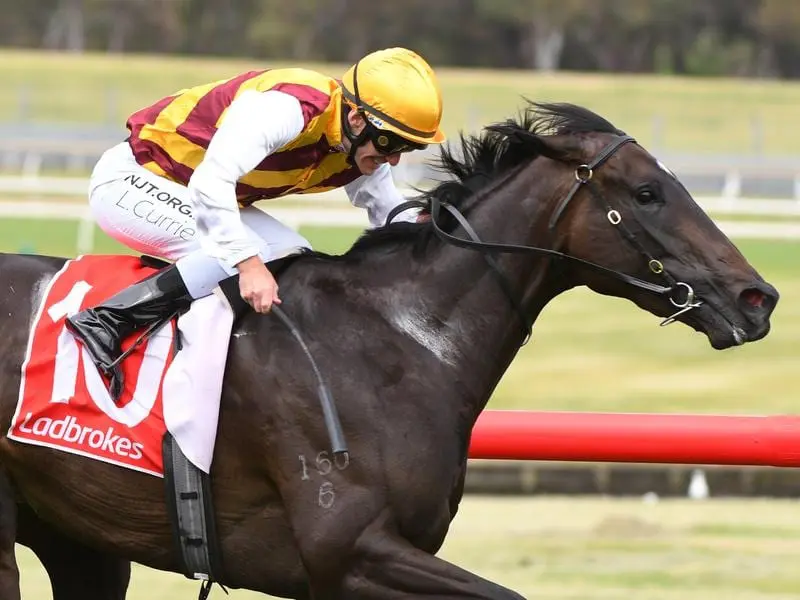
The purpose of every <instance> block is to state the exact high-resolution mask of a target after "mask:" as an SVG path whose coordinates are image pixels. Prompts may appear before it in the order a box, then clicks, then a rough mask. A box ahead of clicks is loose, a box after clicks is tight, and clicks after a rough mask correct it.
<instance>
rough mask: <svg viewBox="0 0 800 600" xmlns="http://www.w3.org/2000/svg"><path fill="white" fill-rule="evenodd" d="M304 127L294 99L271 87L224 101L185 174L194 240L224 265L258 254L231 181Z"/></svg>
mask: <svg viewBox="0 0 800 600" xmlns="http://www.w3.org/2000/svg"><path fill="white" fill-rule="evenodd" d="M303 127H304V119H303V112H302V108H301V107H300V102H299V101H298V100H297V98H295V97H294V96H290V95H288V94H284V93H282V92H277V91H267V92H257V91H255V90H247V91H244V92H242V93H241V94H240V95H239V96H238V97H237V98H236V99H235V100H234V101H233V102H232V103H231V105H230V106H229V107H228V110H227V111H226V113H225V116H224V118H223V119H222V123H221V124H220V126H219V128H218V129H217V132H216V133H215V134H214V137H213V138H211V143H210V144H209V146H208V150H207V151H206V154H205V157H204V158H203V160H202V162H201V163H200V164H199V165H198V166H197V168H196V169H195V171H194V173H193V174H192V177H191V178H190V180H189V185H188V189H189V193H190V195H191V199H192V202H193V203H194V207H195V216H196V220H197V229H198V232H199V233H200V244H201V245H202V247H203V248H204V249H205V251H206V252H208V254H210V255H211V256H214V257H215V258H218V259H220V260H221V261H222V262H223V263H225V264H226V265H228V266H229V267H231V268H232V267H234V266H235V265H237V264H238V263H240V262H241V261H243V260H245V259H247V258H250V257H253V256H257V255H258V248H257V247H256V246H255V244H254V243H252V242H251V241H250V240H249V239H248V237H247V235H246V233H245V229H244V226H243V225H242V220H241V217H240V215H239V204H238V201H237V199H236V182H237V181H239V179H240V178H242V177H243V176H244V175H246V174H247V173H249V172H250V171H252V170H253V169H255V168H256V167H257V166H258V165H259V163H261V161H263V160H264V158H266V157H267V156H269V155H270V154H272V153H273V152H274V151H276V150H277V149H279V148H281V147H282V146H284V145H286V144H287V143H288V142H290V141H292V140H293V139H295V138H296V137H297V136H298V135H299V134H300V133H301V132H302V131H303Z"/></svg>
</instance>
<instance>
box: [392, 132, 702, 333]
mask: <svg viewBox="0 0 800 600" xmlns="http://www.w3.org/2000/svg"><path fill="white" fill-rule="evenodd" d="M628 142H633V143H636V140H635V139H633V138H632V137H630V136H627V135H626V136H620V137H618V138H617V139H615V140H614V141H612V142H611V143H609V144H608V145H607V146H605V147H604V148H603V149H602V150H601V151H600V152H599V153H598V155H597V156H596V157H595V158H594V159H593V160H592V161H591V162H590V163H588V164H582V165H579V166H578V167H577V168H576V169H575V183H574V184H573V185H572V188H570V190H569V193H568V194H567V195H566V196H565V197H564V199H563V200H562V201H561V202H560V203H559V204H558V206H557V207H556V210H555V211H554V212H553V214H552V216H551V217H550V221H549V229H550V230H552V229H553V228H554V227H555V226H556V224H557V223H558V221H559V219H560V218H561V215H562V214H563V213H564V210H565V209H566V208H567V206H568V205H569V203H570V202H571V201H572V199H573V198H574V197H575V195H576V194H577V193H578V191H579V190H580V189H581V188H583V187H585V188H587V189H588V190H589V193H590V194H591V195H592V197H593V198H594V199H595V200H596V201H597V202H598V203H600V205H601V206H603V209H604V210H605V211H606V217H607V218H608V221H609V223H611V224H612V225H613V226H615V227H617V228H618V229H619V231H620V233H622V235H623V237H624V238H625V239H626V240H628V242H630V243H631V244H632V245H633V246H634V247H635V248H636V249H637V250H638V251H639V252H640V253H641V254H642V255H643V256H644V257H645V258H646V259H647V265H648V268H649V269H650V271H651V272H652V273H654V274H656V275H659V276H660V277H662V278H663V279H664V280H665V281H666V282H667V284H668V285H666V286H663V285H658V284H656V283H652V282H650V281H645V280H644V279H639V278H638V277H633V276H632V275H628V274H626V273H622V272H621V271H616V270H614V269H609V268H608V267H604V266H602V265H598V264H597V263H593V262H591V261H588V260H584V259H582V258H578V257H577V256H571V255H569V254H564V253H563V252H559V251H557V250H551V249H548V248H539V247H537V246H524V245H517V244H502V243H495V242H483V241H481V239H480V238H479V237H478V235H477V233H476V232H475V230H474V229H473V228H472V226H471V225H470V224H469V222H468V221H467V220H466V218H465V217H464V215H463V214H461V212H459V210H458V209H457V208H455V207H454V206H452V205H451V204H449V203H447V202H442V201H441V200H439V199H438V198H436V197H435V196H434V197H431V199H430V204H429V205H428V204H426V203H424V202H422V201H419V200H410V201H408V202H405V203H403V204H400V205H399V206H397V207H396V208H395V209H394V210H392V212H391V213H389V216H388V217H387V219H386V222H387V223H390V222H391V221H392V219H393V218H394V217H395V216H396V215H397V214H399V213H400V212H402V211H404V210H406V209H408V208H412V207H416V206H422V207H429V210H430V215H431V223H432V225H433V229H434V231H435V232H436V235H437V236H438V237H439V238H441V239H442V240H444V241H445V242H447V243H449V244H452V245H454V246H459V247H461V248H467V249H470V250H478V251H479V252H482V253H483V254H484V257H485V259H486V261H487V263H488V264H489V266H490V267H491V269H492V273H494V274H495V276H496V277H497V280H498V283H499V284H500V287H501V288H502V289H503V291H504V292H505V294H506V296H507V297H508V299H509V301H510V302H511V304H512V306H513V307H514V309H515V310H516V312H517V314H518V316H519V318H520V320H521V321H522V323H523V325H524V328H525V338H524V341H523V342H522V343H523V345H524V344H525V343H527V341H528V340H529V339H530V337H531V331H532V329H533V323H532V321H531V320H530V319H529V318H528V316H527V315H526V314H525V311H524V309H523V306H522V303H521V302H520V300H519V299H518V298H517V295H516V294H515V293H514V292H513V289H512V287H511V284H510V283H509V281H508V278H507V277H506V276H505V275H504V274H503V272H502V270H501V269H500V267H499V265H498V264H497V261H496V260H495V259H494V257H493V256H491V254H492V253H495V252H499V253H503V254H528V253H534V254H543V255H547V256H551V257H553V258H558V259H562V260H569V261H572V262H573V263H577V264H579V265H581V266H583V267H588V268H589V269H592V270H594V271H596V272H598V273H600V274H602V275H606V276H608V277H613V278H615V279H619V280H620V281H622V282H624V283H626V284H628V285H632V286H634V287H637V288H639V289H642V290H645V291H647V292H651V293H654V294H658V295H660V296H667V297H668V298H669V301H670V302H671V303H672V305H673V306H674V307H675V308H676V309H677V311H676V312H675V313H673V314H672V315H670V316H669V317H667V318H665V319H664V320H662V321H661V323H660V325H661V326H662V327H663V326H665V325H669V324H671V323H674V322H675V321H676V320H677V318H678V317H679V316H680V315H682V314H684V313H687V312H689V311H690V310H693V309H695V308H697V307H699V306H701V305H702V304H703V302H702V300H699V299H698V298H697V297H696V296H695V293H694V289H693V288H692V286H690V285H689V284H688V283H685V282H683V281H678V280H677V279H675V278H674V277H673V276H672V275H671V274H670V273H669V271H667V270H666V269H665V268H664V265H663V264H662V263H661V261H659V260H658V259H656V258H655V257H653V255H652V254H651V253H650V252H648V250H647V249H646V248H645V247H644V246H643V245H642V243H641V242H640V241H639V239H637V238H636V236H635V235H634V234H633V233H632V232H631V231H630V229H628V227H627V226H626V225H625V223H624V222H623V220H622V215H621V214H620V212H619V211H618V210H616V209H614V208H612V207H611V205H610V204H609V203H608V201H606V199H605V198H604V197H603V196H602V194H601V193H600V192H599V190H598V189H597V186H596V185H594V184H593V180H592V178H593V176H594V171H595V170H596V169H598V168H599V167H601V166H602V165H603V164H604V163H605V162H606V161H607V160H608V159H609V158H611V157H612V156H613V155H614V153H615V152H616V151H617V150H619V149H620V148H621V147H622V146H624V145H625V144H627V143H628ZM442 208H444V209H445V210H447V211H448V212H449V213H450V214H451V215H452V216H453V217H454V218H455V219H456V221H458V223H459V225H461V227H463V228H464V231H465V232H466V233H467V235H468V236H469V238H470V239H465V238H461V237H457V236H454V235H452V234H450V233H447V232H446V231H444V230H443V229H442V228H441V227H440V226H439V217H440V215H441V209H442ZM680 292H683V293H685V299H684V300H680V298H679V297H677V294H679V293H680Z"/></svg>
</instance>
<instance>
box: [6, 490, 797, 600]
mask: <svg viewBox="0 0 800 600" xmlns="http://www.w3.org/2000/svg"><path fill="white" fill-rule="evenodd" d="M439 556H441V557H442V558H444V559H446V560H449V561H451V562H454V563H456V564H458V565H459V566H462V567H464V568H467V569H469V570H471V571H473V572H475V573H477V574H479V575H481V576H483V577H486V578H488V579H491V580H492V581H495V582H497V583H500V584H502V585H505V586H507V587H510V588H512V589H514V590H515V591H517V592H519V593H521V594H523V595H524V596H525V597H526V598H529V599H532V600H533V599H536V600H586V599H589V598H591V599H592V600H621V599H624V598H630V597H635V598H637V599H641V600H708V599H712V598H713V599H716V598H726V600H790V599H794V598H797V597H798V595H800V571H798V569H797V564H798V560H800V525H798V520H797V503H796V502H795V501H780V500H713V499H712V500H707V501H692V500H683V499H670V500H662V501H660V502H657V503H643V502H641V501H639V500H636V499H625V500H621V499H613V500H612V499H602V498H575V497H569V498H561V497H534V498H487V497H474V496H472V497H467V498H466V499H465V500H464V501H463V503H462V506H461V509H460V512H459V514H458V515H457V517H456V519H455V521H454V523H453V527H452V529H451V531H450V534H449V536H448V538H447V541H446V542H445V545H444V547H443V548H442V550H441V551H440V553H439ZM19 558H20V562H21V569H22V584H23V598H26V599H33V598H35V599H36V600H50V598H51V596H50V594H49V590H48V589H47V582H46V580H45V579H44V572H43V570H42V568H41V567H40V566H39V565H38V563H37V561H36V560H35V558H33V557H32V556H31V554H30V552H29V551H28V550H27V549H21V551H20V553H19ZM196 593H197V584H196V583H194V582H190V581H188V580H186V579H184V578H183V577H182V576H180V575H174V574H168V573H162V572H158V571H153V570H151V569H146V568H143V567H140V566H137V567H135V570H134V575H133V580H132V585H131V592H130V594H129V596H128V597H129V599H130V600H145V599H146V600H167V599H170V600H171V599H172V598H192V597H194V594H196ZM224 597H225V596H224V594H222V592H221V591H220V590H219V589H217V590H215V591H214V592H213V593H212V598H224ZM230 598H231V600H255V599H256V598H265V596H260V595H257V594H254V593H250V592H245V591H232V592H231V596H230Z"/></svg>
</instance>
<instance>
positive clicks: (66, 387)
mask: <svg viewBox="0 0 800 600" xmlns="http://www.w3.org/2000/svg"><path fill="white" fill-rule="evenodd" d="M153 271H154V269H153V268H151V267H147V266H144V265H143V264H142V263H141V261H140V259H139V258H138V257H134V256H81V257H78V258H77V259H75V260H69V261H67V262H66V264H65V265H64V267H63V268H62V269H61V270H60V271H59V272H58V273H57V274H56V275H55V276H54V277H53V279H52V280H51V281H50V283H49V284H48V285H47V288H46V289H45V291H44V295H43V298H42V301H41V304H40V306H39V309H38V311H37V313H36V315H35V316H34V320H33V322H32V326H31V335H30V337H29V340H28V345H27V349H26V352H25V357H24V361H23V364H22V380H21V384H20V391H19V398H18V401H17V408H16V412H15V414H14V419H13V420H12V423H11V427H10V429H9V433H8V437H9V438H11V439H13V440H16V441H19V442H24V443H29V444H35V445H40V446H47V447H49V448H55V449H58V450H63V451H65V452H70V453H73V454H79V455H82V456H86V457H90V458H93V459H97V460H100V461H104V462H108V463H112V464H115V465H119V466H123V467H127V468H130V469H133V470H136V471H141V472H144V473H150V474H152V475H156V476H159V477H163V474H164V466H163V460H162V438H163V436H164V433H165V432H166V431H170V432H171V433H172V434H173V436H174V437H175V439H176V441H177V442H178V444H179V446H180V447H181V449H182V450H183V452H184V454H186V456H187V458H189V460H191V461H192V463H194V464H195V465H196V466H197V467H198V468H200V469H201V470H203V471H204V472H206V473H208V472H209V470H210V466H211V458H212V455H213V448H214V439H215V437H216V428H217V419H218V414H219V400H220V395H221V389H222V376H223V372H224V366H225V358H226V356H227V349H228V341H229V339H230V333H231V326H232V323H233V316H232V313H231V311H230V309H229V308H228V307H227V305H226V304H225V303H224V301H223V300H221V299H219V298H217V296H216V295H212V296H209V297H207V298H203V299H201V300H198V301H196V302H194V303H193V304H192V307H191V309H190V310H189V311H188V312H187V313H186V314H184V315H182V316H181V317H180V318H179V319H178V320H177V322H176V323H172V324H170V325H169V326H165V327H162V328H161V329H160V330H159V331H157V332H156V333H155V334H154V335H152V336H151V337H150V338H149V339H148V340H146V341H145V342H144V343H142V344H141V345H140V346H139V347H138V348H136V349H135V350H134V351H133V352H132V353H131V354H130V355H129V356H128V357H127V358H126V359H125V360H124V361H123V364H122V370H123V372H124V374H125V389H124V390H123V392H122V395H121V397H120V399H119V401H118V402H116V403H115V402H114V401H113V400H112V399H111V395H110V394H109V392H108V389H107V387H106V385H105V383H104V381H103V378H102V376H101V375H100V373H99V371H98V370H97V368H96V367H95V365H94V363H93V362H92V359H91V357H90V356H89V354H88V353H87V352H86V350H85V349H84V348H83V346H82V345H81V344H80V343H79V342H77V341H76V340H75V338H74V337H73V336H72V334H71V333H70V332H69V331H68V330H67V329H66V327H65V324H64V321H65V318H66V317H67V316H69V315H72V314H74V313H76V312H78V311H80V310H82V309H84V308H87V307H90V306H95V305H97V304H100V303H102V302H103V301H104V300H105V299H106V298H108V297H109V296H111V295H113V294H114V293H116V292H117V291H119V290H121V289H123V288H124V287H127V286H128V285H130V284H132V283H135V282H136V281H140V280H141V279H143V278H145V277H146V276H148V275H150V274H151V273H152V272H153ZM178 332H180V333H179V335H180V338H179V339H180V344H179V345H178V346H177V347H179V348H180V351H178V352H177V354H176V352H175V351H176V336H177V335H178ZM139 333H140V332H139ZM136 337H137V333H134V334H133V336H131V338H130V339H128V340H126V341H125V343H123V348H127V347H128V346H130V344H131V343H133V341H134V340H135V339H136Z"/></svg>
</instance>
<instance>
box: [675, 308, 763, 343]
mask: <svg viewBox="0 0 800 600" xmlns="http://www.w3.org/2000/svg"><path fill="white" fill-rule="evenodd" d="M682 320H683V321H684V322H685V323H686V324H687V325H689V326H690V327H692V328H693V329H694V330H696V331H699V332H700V333H704V334H705V335H706V337H707V338H708V341H709V343H710V344H711V347H712V348H714V349H715V350H725V349H727V348H732V347H735V346H742V345H743V344H746V343H748V342H755V341H757V340H760V339H761V338H763V337H764V336H766V335H767V333H769V329H770V322H769V318H768V317H766V318H764V319H763V320H761V321H759V322H757V323H753V322H750V321H748V320H747V319H746V318H745V317H744V316H743V315H740V314H737V312H736V311H731V310H724V309H720V308H717V307H716V306H714V304H711V303H707V302H704V303H703V304H702V305H700V306H698V307H697V308H695V309H694V310H692V311H690V312H689V313H687V314H686V316H685V319H682Z"/></svg>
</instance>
